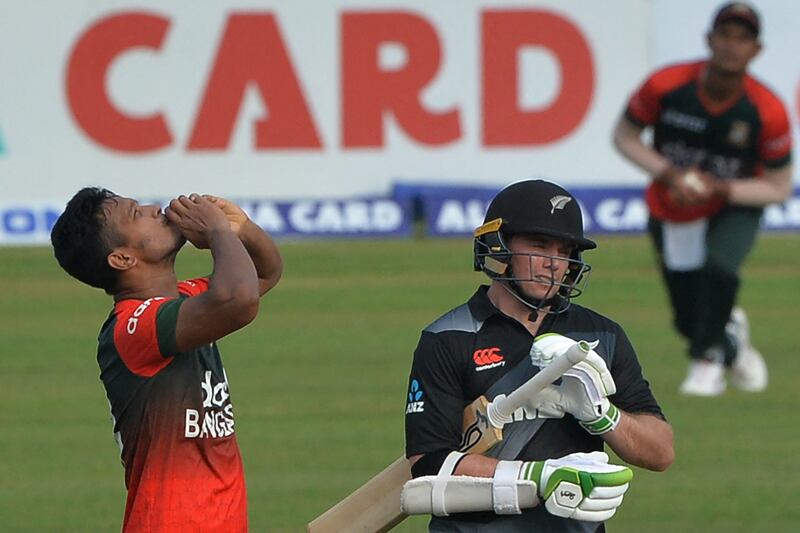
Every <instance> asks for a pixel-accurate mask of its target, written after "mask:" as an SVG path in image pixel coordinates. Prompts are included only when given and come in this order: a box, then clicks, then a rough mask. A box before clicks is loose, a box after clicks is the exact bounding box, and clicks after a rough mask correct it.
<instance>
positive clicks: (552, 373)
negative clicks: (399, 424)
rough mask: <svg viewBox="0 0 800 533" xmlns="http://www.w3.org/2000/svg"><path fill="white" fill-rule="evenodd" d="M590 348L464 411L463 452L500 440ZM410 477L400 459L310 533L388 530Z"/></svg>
mask: <svg viewBox="0 0 800 533" xmlns="http://www.w3.org/2000/svg"><path fill="white" fill-rule="evenodd" d="M591 349H592V345H591V344H589V343H588V342H585V341H579V342H578V343H577V344H575V345H574V346H572V347H571V348H570V349H569V350H567V352H566V353H564V354H562V355H560V356H558V357H557V358H555V359H554V360H553V362H552V363H550V364H549V365H547V366H546V367H544V368H542V369H541V370H540V371H539V372H538V373H537V374H536V375H535V376H533V377H532V378H531V379H529V380H528V381H526V382H525V383H524V384H522V385H521V386H520V387H519V388H518V389H516V390H515V391H514V392H512V393H511V394H509V395H508V396H506V397H504V398H501V399H499V400H498V401H497V402H489V401H488V400H487V399H486V398H485V397H484V396H480V397H479V398H477V399H476V400H475V401H473V402H472V403H471V404H470V405H468V406H467V407H466V408H465V409H464V421H463V428H464V432H463V435H462V439H461V451H464V452H469V453H484V452H485V451H487V450H488V449H490V448H491V447H492V446H494V445H495V444H497V443H498V442H500V441H501V440H503V425H504V424H506V423H508V422H510V421H511V419H512V415H513V413H514V411H516V410H517V409H519V408H520V407H522V406H524V405H525V404H526V403H528V402H530V401H531V400H532V399H533V398H534V397H535V396H536V395H537V394H539V393H540V392H541V391H542V390H543V389H544V388H545V387H547V386H548V385H550V384H551V383H553V382H554V381H555V380H557V379H558V378H560V377H561V376H563V375H564V372H566V371H567V370H569V369H570V368H572V366H573V365H575V364H576V363H579V362H581V361H583V360H584V359H585V358H586V356H587V355H589V352H590V351H591ZM410 479H411V467H410V465H409V463H408V460H407V459H406V458H405V456H400V457H399V458H398V459H397V460H396V461H395V462H393V463H392V464H391V465H389V466H388V467H386V468H385V469H384V470H383V471H382V472H381V473H379V474H378V475H376V476H375V477H373V478H372V479H370V480H369V481H367V482H366V483H365V484H364V485H362V486H361V487H359V488H358V489H356V490H355V491H354V492H353V493H351V494H350V495H349V496H347V497H346V498H345V499H344V500H342V501H340V502H339V503H337V504H336V505H334V506H333V507H331V508H330V509H328V510H327V511H325V512H324V513H323V514H321V515H319V516H318V517H317V518H315V519H314V520H313V521H312V522H311V523H309V524H308V529H307V531H308V533H335V532H341V531H347V532H358V533H381V532H384V531H389V530H390V529H392V528H393V527H394V526H396V525H397V524H399V523H400V522H402V521H403V520H405V518H406V516H407V515H405V514H403V513H402V512H401V511H400V494H401V493H402V492H403V485H404V484H405V482H406V481H408V480H410Z"/></svg>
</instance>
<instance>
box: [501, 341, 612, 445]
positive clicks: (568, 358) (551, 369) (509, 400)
mask: <svg viewBox="0 0 800 533" xmlns="http://www.w3.org/2000/svg"><path fill="white" fill-rule="evenodd" d="M595 346H597V342H594V343H589V342H586V341H578V342H576V343H575V344H573V345H572V346H570V348H569V349H568V350H567V351H566V352H564V353H563V354H562V355H560V356H558V357H556V358H555V359H554V360H553V362H552V363H550V364H549V365H547V366H546V367H544V368H542V369H541V370H539V372H538V373H537V374H536V375H535V376H534V377H532V378H531V379H530V380H529V381H528V382H527V383H525V384H524V385H522V386H521V387H520V388H518V389H517V390H515V391H514V392H512V393H511V394H509V395H508V396H506V397H505V398H502V399H500V400H498V401H496V402H491V403H489V406H488V407H487V408H486V417H487V418H488V419H489V422H490V423H491V424H492V425H493V426H494V427H496V428H498V429H501V428H502V427H503V426H504V425H505V424H508V423H509V422H511V421H512V420H513V418H514V417H513V414H514V411H516V410H517V409H519V408H520V407H522V406H523V405H525V404H526V403H528V402H530V401H531V400H533V399H535V398H536V396H537V395H538V394H539V393H540V392H542V390H544V388H545V387H547V386H548V385H550V384H551V383H553V382H554V381H555V380H557V379H558V378H560V377H561V376H563V375H564V372H566V371H567V370H569V369H570V368H572V367H573V365H575V364H577V363H580V362H581V361H583V360H584V359H586V356H587V355H589V352H590V351H591V350H592V349H593V348H594V347H595Z"/></svg>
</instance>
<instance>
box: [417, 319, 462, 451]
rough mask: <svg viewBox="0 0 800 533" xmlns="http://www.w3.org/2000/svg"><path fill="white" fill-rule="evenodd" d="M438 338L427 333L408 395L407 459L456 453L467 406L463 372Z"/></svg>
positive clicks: (418, 351)
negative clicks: (436, 452) (442, 452)
mask: <svg viewBox="0 0 800 533" xmlns="http://www.w3.org/2000/svg"><path fill="white" fill-rule="evenodd" d="M456 366H457V365H456V361H455V359H454V358H453V356H452V354H451V353H450V350H448V349H447V347H446V346H445V345H444V343H442V342H441V340H440V339H439V338H438V335H437V334H435V333H430V332H423V333H422V336H421V337H420V340H419V343H418V344H417V348H416V350H415V351H414V361H413V363H412V366H411V375H410V377H409V385H408V390H407V393H406V398H405V400H406V401H405V404H406V418H405V430H406V456H407V457H410V456H412V455H419V454H425V453H430V452H434V451H441V450H455V449H458V447H459V445H460V444H461V424H462V419H463V412H464V406H465V403H466V402H465V399H464V394H463V385H462V383H461V379H460V375H461V373H460V371H459V370H458V369H457V368H456Z"/></svg>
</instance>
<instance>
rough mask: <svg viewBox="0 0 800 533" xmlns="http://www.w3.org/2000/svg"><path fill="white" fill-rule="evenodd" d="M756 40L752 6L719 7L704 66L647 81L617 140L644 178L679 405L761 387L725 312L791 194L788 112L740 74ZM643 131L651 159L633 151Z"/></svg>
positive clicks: (742, 338) (760, 369) (738, 316)
mask: <svg viewBox="0 0 800 533" xmlns="http://www.w3.org/2000/svg"><path fill="white" fill-rule="evenodd" d="M760 30H761V23H760V20H759V17H758V14H757V13H756V12H755V10H753V8H752V7H751V6H749V5H747V4H744V3H741V2H735V3H732V4H726V5H724V6H722V7H721V8H720V9H719V11H718V12H717V13H716V15H715V16H714V19H713V21H712V27H711V30H710V31H709V33H708V36H707V42H708V47H709V49H710V50H711V57H710V58H709V59H708V60H705V61H696V62H690V63H683V64H679V65H671V66H669V67H666V68H663V69H661V70H658V71H657V72H655V73H654V74H653V75H651V76H650V77H649V78H648V79H647V80H646V81H645V82H644V84H643V85H642V86H641V87H640V88H639V89H638V90H637V91H636V92H635V93H634V94H633V96H632V97H631V99H630V101H629V103H628V106H627V109H626V110H625V113H624V116H623V117H621V118H620V120H619V123H618V124H617V127H616V129H615V132H614V142H615V144H616V146H617V148H618V149H619V151H620V152H621V153H622V154H623V155H624V156H625V157H626V158H628V159H629V160H630V161H632V162H633V163H635V164H636V165H638V166H639V167H641V168H642V169H643V170H645V171H646V172H648V173H649V174H650V175H652V176H653V180H652V182H651V184H650V186H649V188H648V189H647V192H646V199H647V205H648V207H649V209H650V222H649V232H650V236H651V238H652V240H653V243H654V244H655V247H656V250H657V252H658V256H659V261H660V264H661V272H662V276H663V278H664V282H665V284H666V286H667V289H668V291H669V296H670V301H671V304H672V310H673V319H674V324H675V327H676V328H677V330H678V331H679V332H680V333H681V335H683V336H684V337H685V338H686V339H687V340H688V341H689V349H688V352H689V356H690V358H691V363H690V366H689V372H688V375H687V377H686V380H685V381H684V382H683V384H682V385H681V389H680V390H681V392H683V393H685V394H694V395H702V396H713V395H717V394H721V393H722V392H723V391H724V390H725V368H726V367H730V368H731V370H732V372H731V378H732V382H733V383H734V384H735V385H737V386H738V387H740V388H742V389H744V390H749V391H760V390H763V389H764V388H766V386H767V370H766V365H765V364H764V361H763V359H762V357H761V355H760V354H759V353H758V352H757V351H756V350H755V349H754V348H753V347H752V346H751V345H750V339H749V329H748V324H747V318H746V316H745V314H744V311H743V310H741V309H738V308H736V309H734V305H735V303H736V296H737V294H738V291H739V285H740V279H739V271H740V269H741V267H742V264H743V262H744V260H745V258H746V257H747V255H748V253H749V252H750V250H751V248H752V246H753V244H754V242H755V238H756V234H757V232H758V229H759V223H760V220H761V215H762V211H763V208H764V206H765V205H767V204H770V203H773V202H782V201H784V200H785V199H786V198H787V197H788V196H789V195H790V194H791V189H792V184H791V176H792V170H791V164H790V161H791V131H790V127H789V120H788V118H787V114H786V110H785V108H784V106H783V104H782V103H781V101H780V99H779V98H778V97H777V96H776V95H775V94H774V93H773V92H772V91H771V90H770V89H768V88H767V87H766V86H765V85H763V84H762V83H761V82H759V81H758V80H756V79H755V78H753V77H751V76H750V75H748V74H747V67H748V65H749V64H750V62H751V61H752V60H753V59H754V58H755V57H756V55H757V54H758V53H759V52H760V50H761V43H760V41H759V34H760ZM650 127H652V129H653V147H652V148H651V147H648V146H646V145H645V144H644V143H643V141H642V139H641V136H642V133H643V131H644V130H645V129H646V128H650Z"/></svg>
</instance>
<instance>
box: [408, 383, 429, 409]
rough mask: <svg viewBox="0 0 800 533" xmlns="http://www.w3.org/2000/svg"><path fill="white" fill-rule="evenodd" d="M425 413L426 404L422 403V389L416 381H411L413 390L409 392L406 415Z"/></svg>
mask: <svg viewBox="0 0 800 533" xmlns="http://www.w3.org/2000/svg"><path fill="white" fill-rule="evenodd" d="M424 411H425V402H423V401H422V389H421V388H420V387H419V382H418V381H417V380H416V379H412V380H411V388H410V389H409V391H408V405H406V414H407V415H410V414H412V413H422V412H424Z"/></svg>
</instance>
